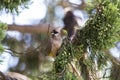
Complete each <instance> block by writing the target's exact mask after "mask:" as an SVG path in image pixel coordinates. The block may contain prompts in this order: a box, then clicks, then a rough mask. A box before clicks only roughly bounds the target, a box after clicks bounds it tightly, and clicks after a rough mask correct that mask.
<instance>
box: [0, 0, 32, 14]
mask: <svg viewBox="0 0 120 80" xmlns="http://www.w3.org/2000/svg"><path fill="white" fill-rule="evenodd" d="M29 1H30V0H0V10H4V9H5V11H6V12H11V13H14V12H16V13H19V6H21V8H22V9H24V8H28V2H29Z"/></svg>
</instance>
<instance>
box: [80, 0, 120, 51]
mask: <svg viewBox="0 0 120 80" xmlns="http://www.w3.org/2000/svg"><path fill="white" fill-rule="evenodd" d="M119 22H120V18H119V12H118V8H117V5H115V4H113V3H110V2H109V1H104V2H102V3H100V4H99V5H98V6H97V7H96V12H95V14H94V16H91V17H90V19H89V20H88V22H87V24H86V27H85V28H84V29H82V30H81V31H80V32H79V33H78V36H79V45H84V48H87V47H88V46H90V47H91V48H92V50H93V52H96V51H98V50H105V49H109V48H110V47H112V46H113V44H114V43H115V42H117V41H119V40H120V38H119V35H118V33H117V32H118V31H120V28H119V26H120V23H119Z"/></svg>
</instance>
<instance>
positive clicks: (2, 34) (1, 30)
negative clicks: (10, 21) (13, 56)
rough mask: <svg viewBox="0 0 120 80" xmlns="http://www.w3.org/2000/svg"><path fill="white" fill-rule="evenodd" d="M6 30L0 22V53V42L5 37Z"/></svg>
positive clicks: (4, 25)
mask: <svg viewBox="0 0 120 80" xmlns="http://www.w3.org/2000/svg"><path fill="white" fill-rule="evenodd" d="M6 30H7V25H6V24H5V23H1V22H0V52H2V51H3V50H4V49H3V47H2V44H1V40H3V38H4V37H5V32H6Z"/></svg>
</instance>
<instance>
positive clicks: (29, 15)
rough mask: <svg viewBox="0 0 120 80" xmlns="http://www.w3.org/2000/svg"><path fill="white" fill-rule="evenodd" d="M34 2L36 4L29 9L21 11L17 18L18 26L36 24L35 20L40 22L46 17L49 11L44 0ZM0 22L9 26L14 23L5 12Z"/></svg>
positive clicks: (0, 16) (0, 15)
mask: <svg viewBox="0 0 120 80" xmlns="http://www.w3.org/2000/svg"><path fill="white" fill-rule="evenodd" d="M33 1H34V2H33V3H32V4H31V5H30V6H29V9H25V10H21V11H22V12H21V13H20V14H19V15H18V16H17V15H16V16H15V23H16V24H20V25H22V24H34V23H33V21H34V20H35V21H37V20H38V21H39V20H41V19H43V18H44V17H45V15H46V10H47V9H46V6H45V4H44V3H43V1H44V0H33ZM0 21H2V22H5V23H8V24H12V23H13V20H12V16H11V14H10V13H9V14H5V12H4V11H3V12H2V13H1V14H0ZM36 23H37V22H36Z"/></svg>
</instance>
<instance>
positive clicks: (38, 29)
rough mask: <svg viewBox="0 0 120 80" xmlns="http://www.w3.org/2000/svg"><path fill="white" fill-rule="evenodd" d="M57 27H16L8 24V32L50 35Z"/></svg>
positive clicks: (47, 25)
mask: <svg viewBox="0 0 120 80" xmlns="http://www.w3.org/2000/svg"><path fill="white" fill-rule="evenodd" d="M55 28H56V27H55V26H53V25H50V24H40V25H14V24H8V31H19V32H22V33H36V34H40V33H44V34H45V33H49V32H51V31H52V30H54V29H55Z"/></svg>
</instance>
